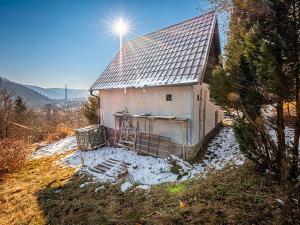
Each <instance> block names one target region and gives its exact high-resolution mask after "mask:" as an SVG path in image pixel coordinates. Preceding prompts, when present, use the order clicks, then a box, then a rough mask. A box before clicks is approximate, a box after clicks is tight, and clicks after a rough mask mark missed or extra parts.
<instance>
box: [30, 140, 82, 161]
mask: <svg viewBox="0 0 300 225" xmlns="http://www.w3.org/2000/svg"><path fill="white" fill-rule="evenodd" d="M76 148H77V141H76V137H74V136H70V137H66V138H63V139H61V140H59V141H56V142H54V143H51V144H48V145H46V146H44V147H42V148H40V149H38V150H37V151H35V152H34V153H33V154H32V158H41V157H45V156H52V155H55V154H59V153H63V152H66V151H68V150H72V149H76Z"/></svg>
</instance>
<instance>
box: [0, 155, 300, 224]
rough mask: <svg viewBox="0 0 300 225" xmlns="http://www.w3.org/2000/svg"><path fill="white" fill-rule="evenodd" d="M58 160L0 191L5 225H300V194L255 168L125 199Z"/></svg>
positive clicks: (33, 166) (40, 164) (38, 164)
mask: <svg viewBox="0 0 300 225" xmlns="http://www.w3.org/2000/svg"><path fill="white" fill-rule="evenodd" d="M57 159H58V157H52V158H48V159H40V160H35V161H31V162H28V163H27V164H26V166H25V167H24V168H23V169H22V170H20V171H18V172H15V173H13V174H12V175H11V177H10V179H9V180H7V181H5V183H2V184H1V185H0V196H1V197H0V204H1V205H2V206H3V207H2V208H1V209H2V211H5V212H1V211H0V224H68V225H69V224H101V225H105V224H128V225H132V224H133V225H137V224H164V225H167V224H300V209H299V205H298V204H297V203H296V201H297V200H298V201H299V190H296V189H293V187H294V184H293V183H289V182H285V183H279V182H277V181H274V180H272V179H271V178H269V177H267V176H262V175H260V174H257V173H256V172H255V171H254V169H253V167H252V165H245V166H243V167H240V168H238V169H237V168H227V169H226V170H224V171H223V172H220V173H217V174H210V175H209V176H208V178H207V179H203V178H199V179H193V180H189V181H186V182H182V183H170V184H163V185H158V186H155V187H153V188H151V190H150V191H149V192H144V191H142V190H139V191H133V192H130V191H129V192H126V193H122V192H121V191H120V185H108V184H106V185H104V186H105V189H104V190H99V191H98V192H95V189H96V188H97V187H99V186H102V185H103V184H100V183H92V184H89V185H87V186H85V187H84V188H80V187H79V186H80V184H82V183H84V182H87V181H90V179H91V178H90V177H88V176H84V177H82V176H79V175H74V174H73V173H74V171H73V170H72V169H70V168H64V167H61V166H59V165H58V164H56V163H54V162H55V161H56V160H57ZM276 199H280V200H282V201H283V202H284V205H282V204H281V203H279V202H278V201H277V200H276Z"/></svg>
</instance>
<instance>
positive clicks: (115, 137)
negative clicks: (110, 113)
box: [114, 115, 117, 144]
mask: <svg viewBox="0 0 300 225" xmlns="http://www.w3.org/2000/svg"><path fill="white" fill-rule="evenodd" d="M114 118H115V137H114V139H115V144H116V143H117V121H116V115H114Z"/></svg>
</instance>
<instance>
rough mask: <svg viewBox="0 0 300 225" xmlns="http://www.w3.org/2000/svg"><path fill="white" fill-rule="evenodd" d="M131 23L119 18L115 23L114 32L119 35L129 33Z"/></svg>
mask: <svg viewBox="0 0 300 225" xmlns="http://www.w3.org/2000/svg"><path fill="white" fill-rule="evenodd" d="M128 30H129V25H128V23H127V22H126V21H125V20H124V19H123V18H119V19H117V20H116V21H115V22H114V23H113V32H114V33H115V34H117V35H120V36H123V35H125V34H127V33H128Z"/></svg>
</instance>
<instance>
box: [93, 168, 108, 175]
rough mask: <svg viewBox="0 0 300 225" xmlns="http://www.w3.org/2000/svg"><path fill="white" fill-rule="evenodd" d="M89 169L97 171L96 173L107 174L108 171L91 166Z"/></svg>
mask: <svg viewBox="0 0 300 225" xmlns="http://www.w3.org/2000/svg"><path fill="white" fill-rule="evenodd" d="M89 170H91V171H93V172H96V173H101V174H105V172H106V171H104V172H103V171H101V170H98V169H96V168H93V167H89Z"/></svg>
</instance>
